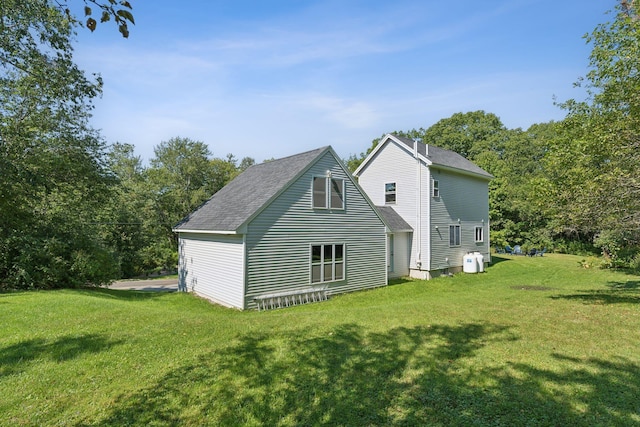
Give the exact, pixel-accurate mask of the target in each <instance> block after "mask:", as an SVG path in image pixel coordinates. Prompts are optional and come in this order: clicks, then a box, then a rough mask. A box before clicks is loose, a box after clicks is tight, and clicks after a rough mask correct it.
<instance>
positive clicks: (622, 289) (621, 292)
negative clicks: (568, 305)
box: [551, 280, 640, 304]
mask: <svg viewBox="0 0 640 427" xmlns="http://www.w3.org/2000/svg"><path fill="white" fill-rule="evenodd" d="M551 298H553V299H567V300H578V301H583V302H584V303H588V304H638V303H640V281H638V280H626V281H616V282H609V283H608V285H607V288H606V289H589V290H585V291H579V293H575V294H569V295H556V296H553V297H551Z"/></svg>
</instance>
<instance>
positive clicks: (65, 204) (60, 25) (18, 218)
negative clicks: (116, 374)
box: [0, 0, 113, 288]
mask: <svg viewBox="0 0 640 427" xmlns="http://www.w3.org/2000/svg"><path fill="white" fill-rule="evenodd" d="M0 11H1V12H2V21H1V28H0V29H1V31H0V100H1V102H0V171H1V172H0V217H1V218H2V224H1V226H0V247H1V248H2V256H0V287H2V288H7V287H9V288H39V287H44V288H52V287H66V286H80V285H86V284H102V283H105V282H107V281H108V279H109V278H110V277H113V269H112V268H111V264H110V263H109V262H108V260H109V258H110V251H109V250H108V249H107V247H106V246H105V245H104V242H102V241H101V240H100V239H99V237H98V236H97V234H98V233H97V232H98V230H97V227H96V226H95V217H96V215H97V212H98V210H99V209H100V207H101V205H102V203H103V202H104V201H105V199H106V197H108V196H107V195H108V193H109V186H110V180H109V178H108V177H107V176H106V174H105V170H104V143H103V142H102V141H101V140H100V138H99V137H98V135H97V134H96V132H95V131H94V130H92V129H91V128H90V127H89V125H88V119H89V117H90V111H91V109H92V108H93V107H92V104H91V100H92V98H94V97H95V96H97V95H98V94H99V93H100V88H101V82H100V80H99V79H95V80H90V79H88V78H87V77H86V76H85V75H84V73H83V72H82V71H81V70H79V69H78V68H77V67H76V65H75V64H74V63H73V57H72V53H73V50H72V47H71V41H72V36H73V24H72V22H71V21H69V20H68V19H67V18H66V17H65V15H64V14H63V13H62V12H60V11H59V10H58V9H56V8H54V7H52V6H51V5H50V3H49V2H47V1H45V0H33V1H30V2H19V1H14V0H7V1H3V2H2V3H0Z"/></svg>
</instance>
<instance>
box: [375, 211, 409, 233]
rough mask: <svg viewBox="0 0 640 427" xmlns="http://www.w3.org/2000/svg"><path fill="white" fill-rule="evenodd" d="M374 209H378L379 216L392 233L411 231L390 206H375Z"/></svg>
mask: <svg viewBox="0 0 640 427" xmlns="http://www.w3.org/2000/svg"><path fill="white" fill-rule="evenodd" d="M376 209H378V212H380V216H381V217H382V219H383V220H384V221H385V222H386V223H387V225H388V226H389V229H390V230H391V231H392V232H398V231H412V230H413V228H411V226H410V225H409V224H407V222H406V221H405V220H404V219H402V217H401V216H400V215H399V214H398V213H397V212H396V211H395V210H394V209H393V208H392V207H391V206H376Z"/></svg>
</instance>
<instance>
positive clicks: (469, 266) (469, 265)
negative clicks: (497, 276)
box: [462, 252, 478, 273]
mask: <svg viewBox="0 0 640 427" xmlns="http://www.w3.org/2000/svg"><path fill="white" fill-rule="evenodd" d="M462 271H464V272H465V273H477V272H478V261H477V259H476V256H475V254H472V253H471V252H469V253H468V254H466V255H465V256H464V257H463V258H462Z"/></svg>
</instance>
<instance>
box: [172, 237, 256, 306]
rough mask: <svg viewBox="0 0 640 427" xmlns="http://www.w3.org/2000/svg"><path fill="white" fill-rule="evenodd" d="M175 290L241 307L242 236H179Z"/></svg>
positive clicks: (242, 286) (242, 275)
mask: <svg viewBox="0 0 640 427" xmlns="http://www.w3.org/2000/svg"><path fill="white" fill-rule="evenodd" d="M178 245H179V246H178V248H179V263H178V275H179V279H178V288H179V289H180V290H183V291H187V292H193V293H195V294H197V295H199V296H201V297H204V298H207V299H209V300H211V301H213V302H216V303H218V304H221V305H225V306H228V307H236V308H240V309H242V308H245V307H244V243H243V237H242V236H235V235H218V234H194V233H180V235H179V240H178Z"/></svg>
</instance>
